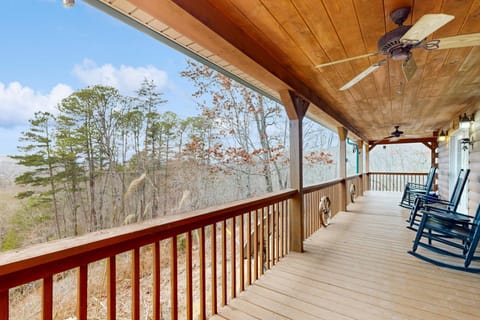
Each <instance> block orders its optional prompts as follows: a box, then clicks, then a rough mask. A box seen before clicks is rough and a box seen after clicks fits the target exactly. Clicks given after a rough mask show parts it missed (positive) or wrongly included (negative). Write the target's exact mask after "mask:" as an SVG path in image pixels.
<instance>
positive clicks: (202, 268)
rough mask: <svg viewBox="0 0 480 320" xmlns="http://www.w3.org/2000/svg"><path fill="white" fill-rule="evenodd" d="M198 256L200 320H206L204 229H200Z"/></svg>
mask: <svg viewBox="0 0 480 320" xmlns="http://www.w3.org/2000/svg"><path fill="white" fill-rule="evenodd" d="M199 231H200V237H199V241H200V243H199V250H198V252H199V255H200V317H199V318H200V319H206V317H207V315H206V290H207V287H206V285H205V228H204V227H201V228H200V230H199Z"/></svg>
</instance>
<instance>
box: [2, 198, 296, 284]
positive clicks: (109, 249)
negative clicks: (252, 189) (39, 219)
mask: <svg viewBox="0 0 480 320" xmlns="http://www.w3.org/2000/svg"><path fill="white" fill-rule="evenodd" d="M296 193H297V190H294V189H287V190H283V191H280V192H275V193H271V194H268V195H263V196H259V197H255V198H252V199H248V200H239V201H235V202H232V203H229V204H224V205H218V206H215V207H211V208H207V209H202V210H198V211H194V212H191V213H187V214H179V215H175V216H167V217H162V218H157V219H153V220H150V221H145V222H142V223H138V224H133V225H128V226H123V227H118V228H112V229H108V230H102V231H97V232H93V233H89V234H86V235H83V236H80V237H75V238H68V239H62V240H57V241H52V242H49V243H43V244H38V245H33V246H31V247H27V248H25V249H20V250H14V251H10V252H5V253H2V255H0V291H1V290H5V289H7V288H12V287H15V286H17V285H20V284H23V283H27V282H31V281H34V280H36V279H41V278H43V277H45V276H47V275H49V274H50V275H51V274H55V273H59V272H62V271H66V270H69V269H72V268H75V267H77V266H78V265H79V263H78V261H81V262H82V263H85V264H86V263H90V262H93V261H97V260H100V259H103V258H107V257H110V256H112V255H116V254H118V253H121V252H125V251H128V250H132V249H134V248H137V247H141V246H144V245H147V244H150V243H154V242H155V241H160V240H163V239H167V238H170V237H172V236H173V235H177V234H181V233H185V232H188V231H189V230H195V229H197V228H200V227H202V226H207V225H210V224H213V223H216V222H219V221H222V220H223V219H229V218H231V217H234V216H236V215H239V214H241V213H244V212H249V211H252V210H255V209H256V208H259V207H263V206H268V205H272V204H274V203H276V202H279V201H283V200H287V199H290V198H291V197H293V195H295V194H296Z"/></svg>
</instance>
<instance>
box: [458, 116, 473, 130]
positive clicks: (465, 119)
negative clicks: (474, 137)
mask: <svg viewBox="0 0 480 320" xmlns="http://www.w3.org/2000/svg"><path fill="white" fill-rule="evenodd" d="M472 121H473V115H472V116H471V117H469V116H467V114H466V113H464V114H463V116H459V122H460V128H461V129H470V123H471V122H472Z"/></svg>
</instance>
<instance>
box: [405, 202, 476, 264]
mask: <svg viewBox="0 0 480 320" xmlns="http://www.w3.org/2000/svg"><path fill="white" fill-rule="evenodd" d="M422 238H426V239H428V243H425V242H421V239H422ZM479 240H480V205H479V206H478V208H477V212H476V214H475V217H471V216H468V215H464V214H461V213H458V212H454V211H449V210H442V209H438V208H437V209H435V210H434V211H423V212H422V220H421V222H420V225H419V227H418V231H417V234H416V236H415V240H414V243H413V247H412V250H411V251H409V253H410V254H412V255H414V256H416V257H418V258H421V259H422V260H425V261H428V262H431V263H433V264H436V265H439V266H443V267H448V268H452V269H457V270H463V271H468V272H480V269H479V268H470V263H471V262H472V261H473V260H480V256H475V251H476V249H477V246H478V242H479ZM433 242H435V244H433ZM437 243H438V244H441V246H440V245H437ZM419 246H421V247H423V248H425V249H428V250H430V251H433V252H436V253H439V254H441V255H448V256H452V257H457V258H461V259H463V261H464V262H463V266H459V265H456V264H452V263H449V262H446V261H440V260H437V259H435V258H432V257H428V256H425V255H422V254H419V253H417V252H416V251H417V248H418V247H419ZM454 249H456V250H459V252H455V251H454Z"/></svg>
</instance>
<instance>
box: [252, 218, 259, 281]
mask: <svg viewBox="0 0 480 320" xmlns="http://www.w3.org/2000/svg"><path fill="white" fill-rule="evenodd" d="M258 216H259V214H258V209H257V210H255V211H254V218H253V221H254V223H253V281H255V280H257V279H258Z"/></svg>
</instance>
